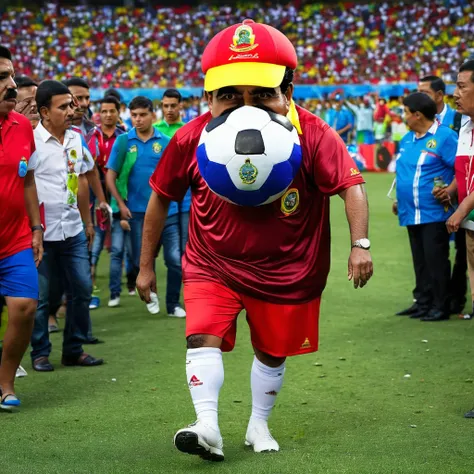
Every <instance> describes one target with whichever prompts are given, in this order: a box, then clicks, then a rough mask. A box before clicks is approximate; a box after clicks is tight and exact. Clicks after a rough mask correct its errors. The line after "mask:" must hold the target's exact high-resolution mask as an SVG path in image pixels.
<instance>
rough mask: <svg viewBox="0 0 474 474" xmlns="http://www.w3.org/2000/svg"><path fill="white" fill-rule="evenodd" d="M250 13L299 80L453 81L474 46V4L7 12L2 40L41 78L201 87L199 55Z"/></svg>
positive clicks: (444, 0) (443, 0)
mask: <svg viewBox="0 0 474 474" xmlns="http://www.w3.org/2000/svg"><path fill="white" fill-rule="evenodd" d="M299 4H300V2H298V5H299ZM246 17H251V18H253V19H255V20H256V21H263V22H266V23H269V24H271V25H274V26H276V27H277V28H279V29H280V30H281V31H283V32H284V33H285V34H286V35H288V37H289V38H290V39H291V40H292V41H293V43H294V45H295V47H296V49H297V52H298V56H299V58H300V66H299V68H298V74H297V83H299V84H314V83H316V84H354V83H364V82H370V83H372V84H379V83H382V84H383V83H391V82H398V81H414V80H416V79H417V78H418V77H419V76H420V75H424V74H428V73H429V74H437V75H439V76H441V77H443V78H444V79H445V80H446V81H447V82H450V81H452V79H453V72H454V71H455V70H456V68H457V65H458V64H459V63H460V62H462V60H463V58H467V57H468V56H469V49H471V50H472V49H473V47H474V40H473V38H474V34H473V32H474V30H473V26H472V25H474V9H473V6H472V2H470V1H469V0H426V1H423V2H417V3H415V4H413V3H412V2H411V1H405V2H402V1H399V2H397V3H388V2H385V3H377V4H374V3H372V4H368V3H357V4H356V3H349V2H348V3H345V4H342V3H341V4H338V5H331V6H329V5H328V6H324V5H323V4H321V3H313V4H306V5H304V4H303V5H302V6H300V8H296V7H295V5H291V4H288V5H286V6H271V5H270V6H268V4H266V6H265V7H261V8H260V7H258V8H257V7H254V8H243V7H242V8H237V7H230V6H224V7H222V6H220V7H209V6H204V5H201V6H198V7H196V8H191V7H181V8H174V9H172V8H166V9H165V8H158V7H157V8H156V9H148V10H144V9H134V10H127V9H125V8H113V7H106V8H103V7H101V8H96V9H94V8H91V7H85V6H77V7H61V6H55V5H49V6H47V7H45V8H43V9H39V10H27V9H24V8H8V9H7V10H6V12H5V13H4V14H3V16H1V17H0V19H1V23H2V40H1V42H2V44H5V46H7V47H9V48H11V50H12V52H13V53H14V55H15V66H16V69H17V72H18V73H23V74H27V75H30V76H32V77H34V78H36V79H37V80H42V79H46V78H57V79H63V78H65V77H70V76H74V75H78V76H83V77H85V78H87V79H88V80H89V82H90V83H91V85H92V86H94V87H99V88H107V87H126V88H131V87H147V88H149V87H170V86H174V87H192V86H200V85H201V84H202V80H203V78H202V73H201V71H200V57H201V53H202V51H203V48H204V46H205V45H206V43H207V42H208V40H209V39H210V38H211V37H212V36H213V35H214V34H215V33H216V32H217V31H219V30H221V29H223V28H224V27H226V26H228V25H229V24H232V23H236V22H239V21H241V20H242V19H244V18H246ZM402 26H403V27H402Z"/></svg>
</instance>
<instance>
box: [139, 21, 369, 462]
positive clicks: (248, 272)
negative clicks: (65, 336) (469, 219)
mask: <svg viewBox="0 0 474 474" xmlns="http://www.w3.org/2000/svg"><path fill="white" fill-rule="evenodd" d="M243 30H245V35H243V34H241V33H242V31H243ZM243 36H245V38H246V40H245V42H242V41H239V39H240V38H242V37H243ZM296 66H297V58H296V52H295V49H294V48H293V46H292V44H291V42H290V41H289V40H288V39H287V38H286V37H285V36H284V35H283V34H282V33H281V32H279V31H278V30H276V29H274V28H272V27H271V26H268V25H264V24H257V23H254V22H253V21H251V20H245V21H244V22H243V23H242V24H238V25H234V26H231V27H229V28H226V29H225V30H223V31H221V32H220V33H219V34H217V35H216V36H215V37H214V38H213V39H212V40H211V41H210V43H209V44H208V46H207V47H206V50H205V51H204V54H203V58H202V68H203V72H204V73H205V75H206V77H205V85H204V87H205V90H206V91H207V96H208V102H209V110H210V112H208V113H206V114H204V115H202V116H201V117H198V118H197V119H195V120H193V121H192V122H190V123H188V124H187V125H185V126H184V127H182V128H181V129H179V130H178V131H177V132H176V135H175V136H174V137H173V139H172V140H171V142H170V144H169V145H168V147H167V149H166V150H165V152H164V154H163V157H162V158H161V160H160V162H159V164H158V166H157V169H156V171H155V173H154V175H153V176H152V178H151V181H150V184H151V186H152V188H153V190H154V192H153V193H152V196H151V198H150V201H149V204H148V209H147V213H146V217H145V227H144V238H143V246H142V254H141V262H140V275H139V277H138V280H137V288H138V290H139V292H140V295H141V297H142V299H144V300H145V301H149V300H150V291H156V288H155V274H154V272H153V259H154V256H155V251H156V247H157V244H158V242H159V240H160V236H161V232H162V229H163V226H164V223H165V220H166V212H167V208H168V205H169V202H170V201H171V200H174V201H181V200H182V199H183V197H184V195H185V194H186V190H187V189H188V187H189V186H191V190H192V210H191V215H190V223H189V242H188V246H187V248H186V252H185V255H184V257H183V279H184V299H185V304H186V311H187V321H186V337H187V347H188V351H187V355H186V374H187V381H188V385H189V388H190V392H191V397H192V400H193V403H194V408H195V410H196V415H197V421H196V423H194V424H192V425H190V426H188V427H186V428H184V429H181V430H179V431H178V432H177V433H176V435H175V438H174V443H175V446H176V447H177V448H178V449H179V450H180V451H182V452H185V453H189V454H196V455H200V456H201V457H203V458H204V459H209V460H213V461H221V460H223V459H224V453H223V442H222V437H221V435H220V430H219V426H218V417H217V406H218V397H219V391H220V388H221V386H222V384H223V381H224V366H223V362H222V352H225V351H230V350H232V349H233V347H234V343H235V335H236V319H237V316H238V314H239V313H240V312H241V310H243V309H245V310H246V312H247V320H248V323H249V326H250V332H251V341H252V345H253V348H254V351H255V358H254V361H253V365H252V369H251V388H252V413H251V417H250V421H249V424H248V427H247V434H246V439H245V442H246V444H247V445H250V446H252V447H253V449H254V451H255V452H263V451H278V450H279V445H278V443H277V442H276V440H275V439H274V438H273V437H272V435H271V434H270V431H269V428H268V425H267V420H268V418H269V416H270V413H271V411H272V408H273V406H274V404H275V401H276V398H277V395H278V393H279V392H280V390H281V388H282V384H283V376H284V374H285V359H286V357H287V356H291V355H297V354H307V353H310V352H314V351H316V350H317V348H318V320H319V305H320V298H321V293H322V291H323V289H324V287H325V284H326V279H327V276H328V273H329V258H330V235H329V197H330V196H331V195H335V194H339V196H340V197H341V198H342V199H343V200H344V201H345V206H346V213H347V219H348V222H349V227H350V233H351V240H352V245H351V247H349V248H348V252H349V262H348V278H349V280H352V281H353V283H354V287H355V288H361V287H363V286H365V285H366V283H367V282H368V280H369V279H370V277H371V276H372V272H373V267H372V260H371V256H370V252H369V248H370V242H369V240H368V238H367V237H368V206H367V197H366V193H365V190H364V187H363V183H364V180H363V178H362V177H361V175H360V172H359V171H358V169H357V167H356V165H355V163H354V161H353V160H352V159H351V158H350V156H349V154H348V152H347V149H346V147H345V145H344V143H343V141H342V140H341V138H340V137H339V136H338V135H337V133H336V132H335V131H334V130H332V129H331V128H330V127H329V126H328V125H327V124H326V123H325V122H323V121H322V120H321V119H319V118H318V117H316V116H315V115H313V114H311V113H310V112H308V111H307V110H305V109H303V108H301V107H297V106H295V104H294V102H293V101H292V94H293V83H292V81H293V71H294V69H295V68H296ZM243 105H250V106H255V105H259V106H262V105H263V106H266V107H268V108H270V109H271V110H273V111H274V112H276V113H278V114H281V115H285V116H287V117H288V118H289V119H290V120H291V122H292V123H293V125H294V126H295V127H296V129H297V130H298V133H299V138H300V142H301V146H302V150H303V159H302V164H301V167H300V170H299V171H298V173H297V175H296V177H295V179H294V180H293V182H292V184H291V186H290V188H289V189H288V190H287V191H286V192H285V193H284V194H283V196H282V197H281V198H280V199H278V200H276V201H275V202H273V203H271V204H267V205H263V206H259V207H240V206H236V205H234V204H231V203H228V202H226V201H224V200H223V199H221V198H220V197H219V196H217V195H216V194H214V193H213V192H212V191H211V190H210V189H209V188H208V186H207V185H206V183H205V182H204V180H203V178H202V176H201V175H200V173H199V168H198V164H197V159H196V148H197V146H198V143H199V140H200V136H201V133H202V131H203V129H204V128H205V126H206V125H207V124H208V123H209V121H210V120H211V119H212V118H213V117H217V116H220V115H221V114H222V113H223V112H224V111H226V110H228V109H231V108H234V107H238V106H243Z"/></svg>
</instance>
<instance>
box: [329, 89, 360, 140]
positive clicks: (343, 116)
mask: <svg viewBox="0 0 474 474" xmlns="http://www.w3.org/2000/svg"><path fill="white" fill-rule="evenodd" d="M334 106H335V109H336V113H335V114H334V117H333V122H332V123H329V125H330V126H331V127H332V128H334V130H336V132H337V133H338V134H339V135H340V136H341V138H342V139H343V140H344V143H345V144H346V145H347V144H348V143H349V138H350V132H351V130H352V128H353V126H354V115H353V114H352V112H351V111H350V110H348V109H347V108H346V107H345V106H343V103H342V99H341V97H340V96H336V101H335V104H334Z"/></svg>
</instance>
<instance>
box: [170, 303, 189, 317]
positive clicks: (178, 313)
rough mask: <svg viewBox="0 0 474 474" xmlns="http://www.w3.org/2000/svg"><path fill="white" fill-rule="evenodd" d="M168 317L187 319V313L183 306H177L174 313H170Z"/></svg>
mask: <svg viewBox="0 0 474 474" xmlns="http://www.w3.org/2000/svg"><path fill="white" fill-rule="evenodd" d="M168 316H171V317H172V318H185V317H186V311H184V309H183V308H181V306H176V308H175V309H174V311H173V312H172V313H168Z"/></svg>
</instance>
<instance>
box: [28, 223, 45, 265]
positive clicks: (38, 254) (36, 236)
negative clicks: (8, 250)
mask: <svg viewBox="0 0 474 474" xmlns="http://www.w3.org/2000/svg"><path fill="white" fill-rule="evenodd" d="M31 246H32V247H33V256H34V259H35V265H36V268H38V267H39V264H40V263H41V261H42V260H43V231H42V230H34V231H33V239H32V241H31Z"/></svg>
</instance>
